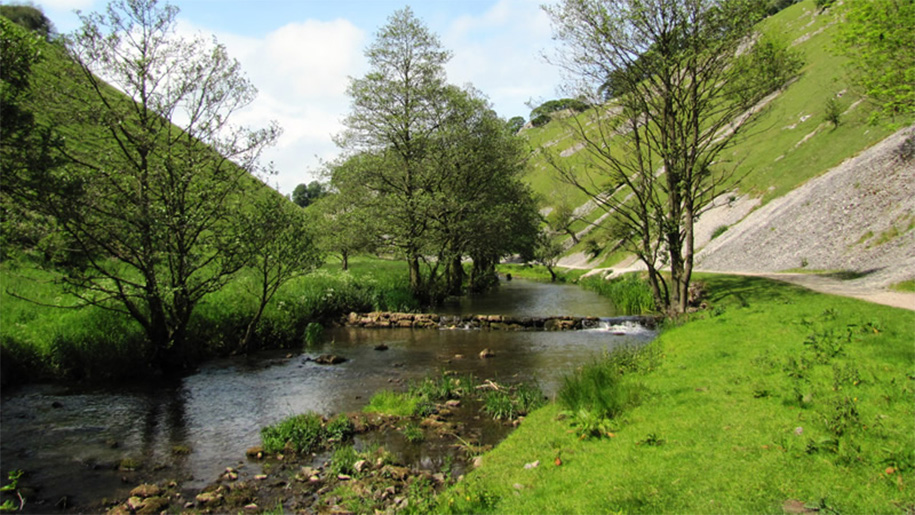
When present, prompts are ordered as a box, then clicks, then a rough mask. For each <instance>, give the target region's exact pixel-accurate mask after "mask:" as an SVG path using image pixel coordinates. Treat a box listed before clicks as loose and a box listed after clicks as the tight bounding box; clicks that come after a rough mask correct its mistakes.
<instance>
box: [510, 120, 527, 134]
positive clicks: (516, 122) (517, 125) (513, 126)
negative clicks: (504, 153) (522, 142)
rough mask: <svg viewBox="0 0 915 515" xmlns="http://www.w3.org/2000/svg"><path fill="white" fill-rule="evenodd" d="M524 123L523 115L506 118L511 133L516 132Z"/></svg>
mask: <svg viewBox="0 0 915 515" xmlns="http://www.w3.org/2000/svg"><path fill="white" fill-rule="evenodd" d="M525 123H526V122H525V121H524V117H523V116H513V117H512V118H509V120H508V130H509V131H511V133H512V134H518V132H520V131H521V129H522V128H523V127H524V124H525Z"/></svg>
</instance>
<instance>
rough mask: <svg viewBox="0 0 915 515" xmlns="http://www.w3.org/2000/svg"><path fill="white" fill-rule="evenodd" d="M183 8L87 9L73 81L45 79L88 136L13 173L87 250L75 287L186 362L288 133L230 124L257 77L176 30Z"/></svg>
mask: <svg viewBox="0 0 915 515" xmlns="http://www.w3.org/2000/svg"><path fill="white" fill-rule="evenodd" d="M177 12H178V11H177V9H176V8H175V7H172V6H167V5H166V6H160V5H159V4H158V2H156V1H155V0H116V1H114V2H112V3H111V4H109V6H108V8H107V11H106V12H105V13H104V14H102V13H93V14H88V15H81V20H82V28H81V29H79V30H78V31H77V32H76V33H74V34H73V35H72V36H71V37H70V38H69V40H68V46H67V52H68V55H69V57H70V58H71V59H72V61H73V63H74V65H73V66H72V67H70V68H66V69H65V72H66V73H69V74H71V75H72V77H71V78H70V81H68V82H64V84H66V87H65V88H58V89H59V90H58V91H53V90H52V89H53V87H54V83H53V82H48V83H46V84H45V93H46V94H47V95H58V96H57V97H53V98H55V99H56V102H52V103H49V104H48V105H49V106H65V109H66V112H54V109H53V108H51V109H48V111H49V112H47V113H44V114H45V115H46V116H48V117H49V118H51V119H52V121H53V123H56V124H57V125H58V128H59V129H60V130H61V131H62V133H65V131H69V133H73V132H75V131H79V133H80V138H79V141H78V142H74V143H71V142H67V144H66V145H65V146H64V147H63V148H62V150H61V155H62V156H63V158H64V159H65V162H64V163H63V164H62V165H61V166H59V167H56V168H53V169H49V170H45V169H29V170H23V171H20V172H21V173H20V174H18V176H16V177H14V178H13V181H12V182H14V183H15V185H16V188H15V189H16V191H17V192H18V193H17V199H18V200H20V201H22V202H25V203H27V205H28V206H29V207H31V208H32V209H35V210H36V211H38V212H41V213H44V214H47V215H48V216H51V217H53V218H54V220H55V221H56V223H57V224H58V227H59V228H60V230H61V231H63V232H64V233H65V234H67V235H68V236H69V237H70V238H71V239H72V241H73V243H74V244H75V245H76V247H77V249H78V250H79V251H80V252H81V253H82V254H83V255H84V256H86V261H85V263H83V264H82V266H70V267H68V268H67V269H66V270H64V272H65V275H64V281H65V284H66V285H67V286H68V287H69V290H70V291H71V292H72V293H74V294H75V295H77V296H78V297H80V298H81V299H83V300H84V301H85V302H87V303H90V304H94V305H97V306H100V307H102V308H104V309H109V310H113V311H117V312H121V313H125V314H127V315H129V316H131V317H133V319H135V320H136V321H137V322H138V323H139V324H140V325H141V326H142V327H143V329H144V330H145V332H146V336H147V339H148V340H149V342H150V355H149V360H150V361H151V362H152V363H153V364H155V365H157V366H159V367H162V368H168V367H171V366H174V365H180V363H179V361H180V355H181V353H182V352H183V351H184V350H185V349H184V346H185V343H186V336H187V327H188V322H189V320H190V317H191V314H192V312H193V310H194V307H195V306H196V305H197V303H198V301H200V300H201V299H202V298H203V297H204V296H205V295H207V294H208V293H210V292H213V291H215V290H217V289H219V288H221V287H222V286H223V285H224V284H225V283H226V282H227V281H228V279H229V277H230V276H231V275H232V274H233V273H235V272H236V271H238V270H239V269H240V268H241V267H242V266H243V265H244V264H246V262H247V260H248V257H249V256H246V255H245V253H244V248H243V247H244V246H243V245H239V244H238V239H237V234H236V232H235V230H234V229H235V228H236V227H237V213H238V212H239V211H238V210H239V207H240V205H242V204H243V203H244V202H243V198H242V195H243V193H244V191H245V190H248V189H249V188H250V187H251V186H252V184H253V183H254V182H255V181H254V180H253V179H252V178H251V176H250V174H249V172H253V171H255V170H256V161H257V158H258V156H259V154H260V152H261V150H262V149H263V148H264V146H265V145H267V144H269V143H270V142H272V141H273V140H274V139H275V137H276V136H277V134H278V130H277V129H276V128H275V127H269V128H267V129H263V130H257V131H251V130H248V129H245V128H241V127H233V126H231V125H229V120H230V119H231V118H232V114H233V113H234V112H235V111H237V110H238V109H240V108H242V107H244V106H245V105H247V104H248V103H249V102H250V101H251V100H252V99H253V98H254V95H255V90H254V88H253V87H252V85H251V84H250V83H249V82H248V81H247V80H246V79H245V78H244V77H243V76H242V74H241V70H240V68H239V65H238V63H237V62H236V61H234V60H232V59H230V58H229V56H228V55H227V54H226V51H225V48H224V47H222V46H219V45H215V46H214V45H208V44H206V43H205V42H203V41H201V40H191V41H189V40H186V39H182V38H179V37H177V35H176V34H175V30H174V29H175V17H176V15H177ZM102 77H104V81H103V79H102ZM106 81H107V82H106ZM109 84H110V85H109ZM112 86H114V87H112ZM125 95H126V96H125ZM55 116H56V118H55Z"/></svg>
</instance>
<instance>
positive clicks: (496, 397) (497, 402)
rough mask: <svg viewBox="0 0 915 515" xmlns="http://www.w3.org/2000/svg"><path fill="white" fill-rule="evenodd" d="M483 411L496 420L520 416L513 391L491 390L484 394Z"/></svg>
mask: <svg viewBox="0 0 915 515" xmlns="http://www.w3.org/2000/svg"><path fill="white" fill-rule="evenodd" d="M483 412H484V413H486V414H487V415H489V416H490V417H492V418H494V419H496V420H512V419H514V418H517V417H518V414H519V413H518V410H517V409H516V407H515V403H514V402H513V400H512V395H511V392H508V391H506V390H490V391H488V392H486V394H485V395H484V396H483Z"/></svg>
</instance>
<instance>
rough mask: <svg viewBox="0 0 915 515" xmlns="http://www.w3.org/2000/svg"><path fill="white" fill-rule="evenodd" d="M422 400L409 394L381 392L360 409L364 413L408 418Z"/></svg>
mask: <svg viewBox="0 0 915 515" xmlns="http://www.w3.org/2000/svg"><path fill="white" fill-rule="evenodd" d="M421 400H422V399H421V398H420V397H418V396H416V395H411V394H409V393H398V392H392V391H389V390H381V391H379V392H377V393H376V394H375V395H372V398H371V399H370V400H369V403H368V404H367V405H366V406H365V407H364V408H362V411H363V412H365V413H380V414H383V415H391V416H395V417H410V416H413V413H414V412H415V411H416V409H417V407H418V406H419V403H420V401H421Z"/></svg>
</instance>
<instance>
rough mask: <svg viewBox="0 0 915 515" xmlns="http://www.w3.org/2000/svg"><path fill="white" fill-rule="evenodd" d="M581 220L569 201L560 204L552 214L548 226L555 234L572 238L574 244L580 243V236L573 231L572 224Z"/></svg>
mask: <svg viewBox="0 0 915 515" xmlns="http://www.w3.org/2000/svg"><path fill="white" fill-rule="evenodd" d="M578 219H579V218H578V217H577V216H576V215H575V209H574V208H573V207H572V205H571V204H569V203H568V202H567V201H563V202H560V203H559V205H557V206H556V208H555V209H554V210H553V212H552V213H551V216H550V217H549V220H548V224H549V226H550V229H552V230H553V232H557V233H562V232H564V233H566V234H568V235H569V237H570V238H572V242H573V243H578V235H577V234H575V231H573V230H572V224H573V223H575V222H576V221H577V220H578Z"/></svg>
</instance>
